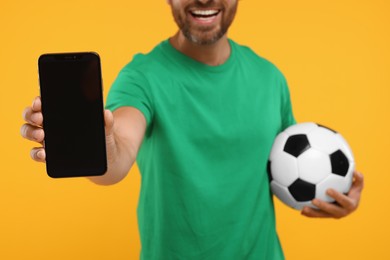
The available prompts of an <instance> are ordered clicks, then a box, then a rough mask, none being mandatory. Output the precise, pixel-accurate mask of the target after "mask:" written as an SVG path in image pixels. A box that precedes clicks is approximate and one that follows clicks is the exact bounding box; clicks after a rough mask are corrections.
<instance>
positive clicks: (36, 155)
mask: <svg viewBox="0 0 390 260" xmlns="http://www.w3.org/2000/svg"><path fill="white" fill-rule="evenodd" d="M30 156H31V158H32V159H33V160H34V161H37V162H45V161H46V152H45V149H44V148H43V147H35V148H33V149H31V151H30Z"/></svg>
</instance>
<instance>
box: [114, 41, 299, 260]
mask: <svg viewBox="0 0 390 260" xmlns="http://www.w3.org/2000/svg"><path fill="white" fill-rule="evenodd" d="M229 43H230V46H231V55H230V57H229V58H228V60H227V61H226V62H225V63H224V64H222V65H219V66H208V65H205V64H203V63H200V62H197V61H195V60H193V59H191V58H189V57H188V56H185V55H184V54H182V53H180V52H179V51H177V50H176V49H175V48H173V47H172V45H171V44H170V43H169V41H168V40H166V41H163V42H162V43H160V44H159V45H157V46H156V47H155V48H154V49H153V50H152V51H151V52H150V53H148V54H146V55H144V54H137V55H135V56H134V58H133V60H132V62H130V63H129V64H127V65H126V66H125V67H124V68H123V69H122V71H121V72H120V73H119V75H118V77H117V79H116V81H115V82H114V84H113V86H112V87H111V89H110V92H109V95H108V100H107V108H108V109H110V110H115V109H117V108H119V107H122V106H132V107H135V108H137V109H139V110H140V111H141V112H142V113H143V114H144V116H145V118H146V121H147V131H146V134H145V137H144V140H143V143H142V145H141V148H140V150H139V153H138V156H137V164H138V167H139V169H140V173H141V176H142V178H141V193H140V198H139V204H138V224H139V231H140V237H141V244H142V250H141V259H145V260H155V259H161V260H171V259H184V260H192V259H194V260H200V259H202V260H203V259H210V260H229V259H232V260H241V259H256V260H261V259H264V260H273V259H283V258H284V257H283V252H282V249H281V247H280V243H279V239H278V237H277V234H276V230H275V215H274V208H273V202H272V197H271V195H270V187H269V183H268V176H267V173H266V165H267V160H268V156H269V153H270V149H271V146H272V144H273V141H274V138H275V136H276V135H277V134H278V133H279V132H280V131H281V130H283V129H284V128H286V127H287V126H289V125H291V124H293V123H295V121H294V117H293V114H292V110H291V103H290V96H289V91H288V87H287V84H286V81H285V78H284V77H283V75H282V74H281V73H280V71H279V70H278V69H277V68H276V67H275V66H274V65H272V64H271V63H270V62H268V61H267V60H265V59H263V58H261V57H259V56H257V55H256V54H255V53H254V52H253V51H252V50H250V49H249V48H247V47H244V46H240V45H238V44H237V43H235V42H234V41H232V40H229Z"/></svg>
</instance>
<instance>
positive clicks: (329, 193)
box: [326, 189, 334, 195]
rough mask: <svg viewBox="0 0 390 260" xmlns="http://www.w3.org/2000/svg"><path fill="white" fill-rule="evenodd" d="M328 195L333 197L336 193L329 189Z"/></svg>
mask: <svg viewBox="0 0 390 260" xmlns="http://www.w3.org/2000/svg"><path fill="white" fill-rule="evenodd" d="M326 193H327V194H328V195H333V194H334V191H333V190H332V189H329V190H327V191H326Z"/></svg>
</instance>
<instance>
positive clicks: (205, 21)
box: [189, 11, 221, 25]
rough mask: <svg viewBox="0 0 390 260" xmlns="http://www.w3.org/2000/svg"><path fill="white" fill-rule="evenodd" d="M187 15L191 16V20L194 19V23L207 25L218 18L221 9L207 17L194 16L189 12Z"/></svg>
mask: <svg viewBox="0 0 390 260" xmlns="http://www.w3.org/2000/svg"><path fill="white" fill-rule="evenodd" d="M189 15H190V17H191V20H193V21H195V22H196V23H199V24H203V25H209V24H213V23H215V22H216V21H217V20H218V19H219V17H220V16H221V11H219V12H218V14H216V15H214V16H211V17H207V18H199V17H195V16H193V15H192V14H191V13H190V14H189Z"/></svg>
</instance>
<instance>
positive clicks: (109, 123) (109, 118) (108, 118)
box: [104, 109, 114, 135]
mask: <svg viewBox="0 0 390 260" xmlns="http://www.w3.org/2000/svg"><path fill="white" fill-rule="evenodd" d="M104 124H105V128H106V135H111V134H112V129H113V126H114V116H113V114H112V112H111V111H110V110H108V109H106V110H104Z"/></svg>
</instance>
